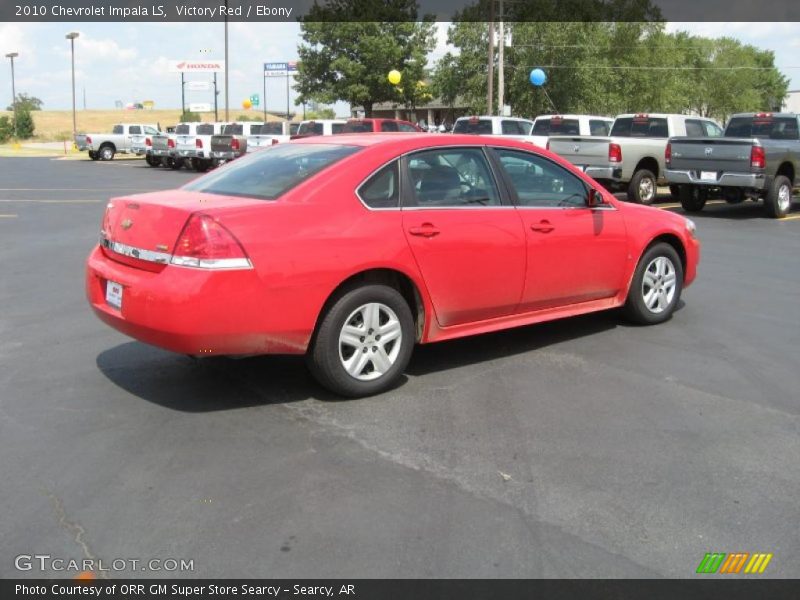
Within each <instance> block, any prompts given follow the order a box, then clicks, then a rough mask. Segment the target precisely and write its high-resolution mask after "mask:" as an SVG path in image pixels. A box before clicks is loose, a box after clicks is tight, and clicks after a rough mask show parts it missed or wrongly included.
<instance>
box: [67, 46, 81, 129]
mask: <svg viewBox="0 0 800 600" xmlns="http://www.w3.org/2000/svg"><path fill="white" fill-rule="evenodd" d="M79 35H80V34H79V33H78V32H77V31H70V32H69V33H68V34H67V35H66V39H68V40H69V45H70V49H71V50H72V137H73V139H74V138H75V134H76V133H78V125H77V120H76V118H75V38H76V37H78V36H79Z"/></svg>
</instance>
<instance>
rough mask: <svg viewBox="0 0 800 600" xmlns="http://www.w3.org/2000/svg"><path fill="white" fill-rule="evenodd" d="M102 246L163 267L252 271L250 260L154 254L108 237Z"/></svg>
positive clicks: (102, 240) (101, 243) (102, 238)
mask: <svg viewBox="0 0 800 600" xmlns="http://www.w3.org/2000/svg"><path fill="white" fill-rule="evenodd" d="M100 245H101V246H103V247H104V248H107V249H108V250H111V251H112V252H114V253H116V254H121V255H122V256H129V257H131V258H137V259H139V260H144V261H147V262H153V263H158V264H162V265H174V266H176V267H186V268H191V269H217V270H235V269H252V268H253V263H252V262H250V259H249V258H219V259H200V258H194V257H191V256H174V255H172V254H168V253H167V252H154V251H153V250H145V249H144V248H136V247H134V246H128V245H127V244H120V243H119V242H112V241H111V240H109V239H108V238H106V237H101V238H100Z"/></svg>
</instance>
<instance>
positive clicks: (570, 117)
mask: <svg viewBox="0 0 800 600" xmlns="http://www.w3.org/2000/svg"><path fill="white" fill-rule="evenodd" d="M553 117H559V118H561V119H579V118H580V117H586V118H588V119H604V120H606V121H613V120H614V117H604V116H602V115H561V114H559V115H539V116H538V117H536V118H535V119H534V121H538V120H540V119H552V118H553Z"/></svg>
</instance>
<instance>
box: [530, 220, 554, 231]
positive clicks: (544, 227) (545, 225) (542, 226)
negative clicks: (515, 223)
mask: <svg viewBox="0 0 800 600" xmlns="http://www.w3.org/2000/svg"><path fill="white" fill-rule="evenodd" d="M531 229H532V230H533V231H538V232H540V233H550V232H551V231H553V229H555V227H553V226H552V225H551V224H550V221H548V220H544V221H539V222H538V223H534V224H533V225H531Z"/></svg>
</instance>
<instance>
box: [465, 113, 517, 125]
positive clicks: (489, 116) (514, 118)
mask: <svg viewBox="0 0 800 600" xmlns="http://www.w3.org/2000/svg"><path fill="white" fill-rule="evenodd" d="M470 119H488V120H492V121H494V120H499V119H502V120H504V121H527V122H529V123H530V122H532V121H533V119H526V118H525V117H501V116H498V115H469V116H464V117H458V118H457V119H456V121H464V120H467V121H468V120H470Z"/></svg>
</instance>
